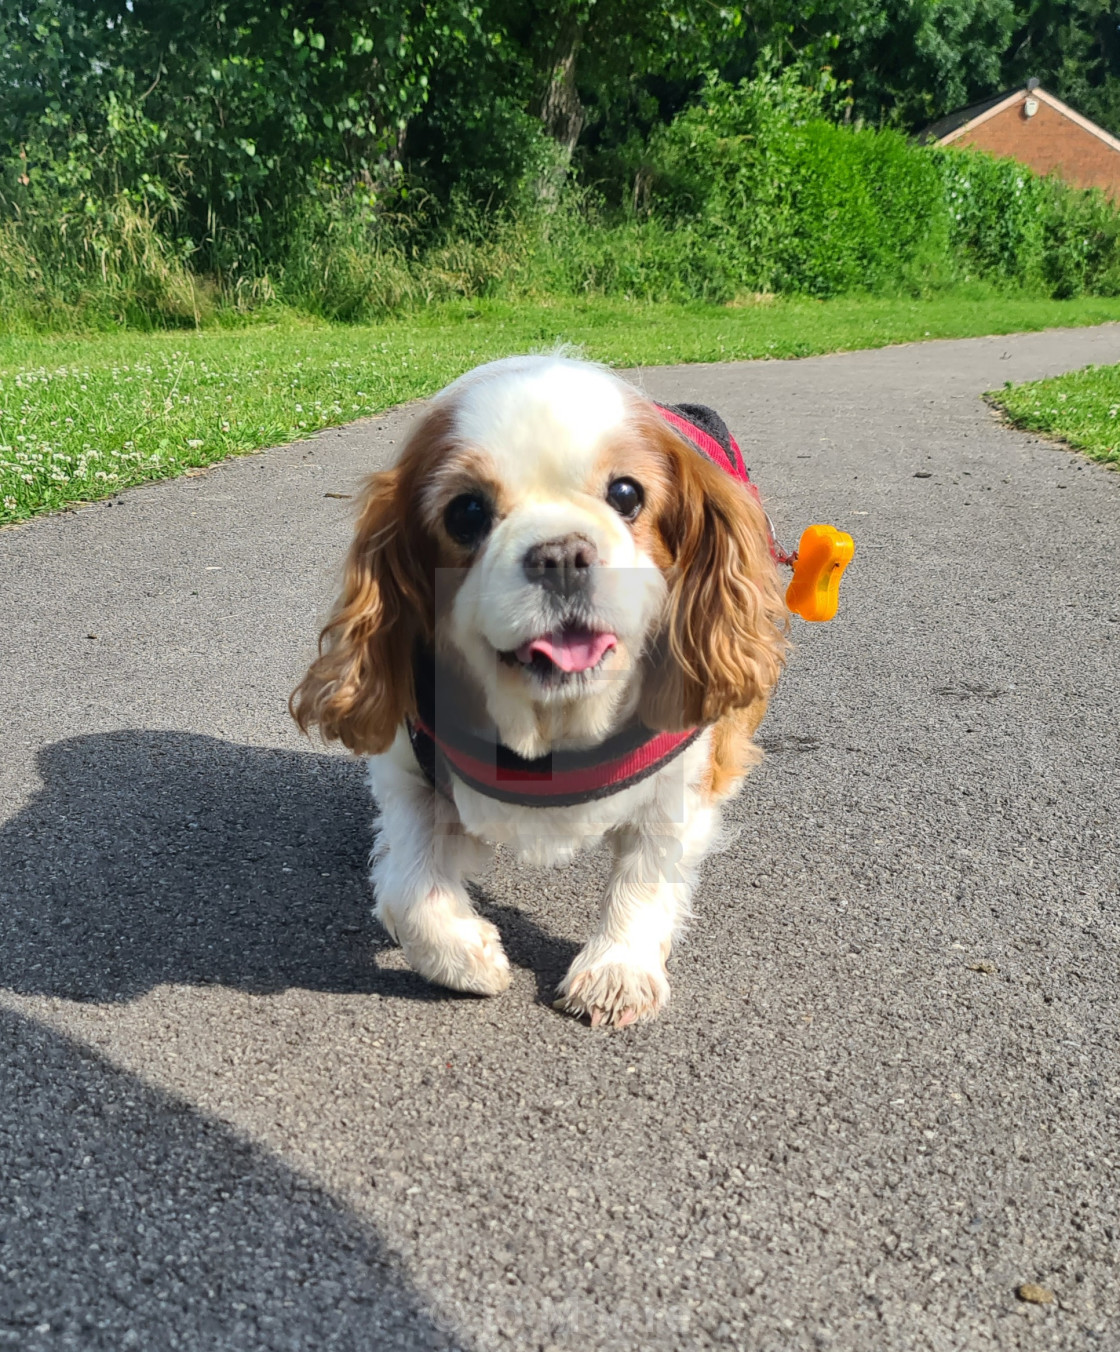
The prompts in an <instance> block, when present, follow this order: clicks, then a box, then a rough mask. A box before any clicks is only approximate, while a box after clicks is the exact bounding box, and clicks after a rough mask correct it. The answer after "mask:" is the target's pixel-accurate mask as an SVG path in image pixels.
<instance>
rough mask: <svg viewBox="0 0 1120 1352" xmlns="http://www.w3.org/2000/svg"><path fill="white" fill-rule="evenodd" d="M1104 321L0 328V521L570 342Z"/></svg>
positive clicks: (609, 313)
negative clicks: (36, 333) (35, 331)
mask: <svg viewBox="0 0 1120 1352" xmlns="http://www.w3.org/2000/svg"><path fill="white" fill-rule="evenodd" d="M1118 319H1120V301H1118V300H1114V299H1113V300H1106V299H1094V298H1086V299H1079V300H1069V301H1054V300H1035V299H1029V298H1026V299H1024V298H1018V297H1006V296H1004V297H992V296H991V295H969V294H966V293H954V294H947V295H943V296H940V297H938V298H936V299H932V300H920V301H919V300H890V299H883V298H873V299H868V298H858V299H857V298H844V299H839V300H830V301H806V300H790V301H775V302H773V303H771V304H757V305H749V306H744V307H740V308H732V307H726V306H710V305H708V306H705V305H648V306H647V305H637V304H625V303H620V302H617V301H606V300H595V301H586V302H565V303H561V304H554V305H539V306H535V307H529V306H526V305H523V304H522V305H517V306H512V305H507V304H498V303H491V304H487V303H475V304H472V305H467V304H462V305H457V306H449V307H445V308H441V309H439V310H437V311H433V312H430V313H427V314H423V315H420V316H416V317H411V318H409V319H402V320H394V321H392V322H387V323H384V324H378V325H369V326H363V327H353V326H341V325H335V326H331V325H326V324H322V325H309V324H296V323H294V322H284V323H279V324H276V325H268V326H265V325H256V326H253V327H250V328H245V329H240V330H219V331H206V330H204V331H202V332H197V333H182V332H178V333H155V334H152V333H145V334H137V333H120V334H112V335H104V334H101V335H85V336H81V337H76V336H69V337H65V336H64V337H57V338H46V337H43V338H25V337H6V338H0V524H10V523H12V522H17V521H20V520H23V519H25V518H27V517H29V516H31V515H33V514H34V513H36V512H40V511H44V510H47V509H50V508H57V507H63V506H66V505H67V504H72V503H75V502H80V501H84V500H90V499H93V498H98V497H106V496H110V495H112V494H113V493H116V492H118V491H120V489H122V488H125V487H127V486H129V485H132V484H137V483H143V482H146V481H149V480H152V479H163V478H170V477H173V476H175V475H177V474H181V473H182V472H183V471H184V470H186V469H188V468H191V467H195V466H200V465H207V464H213V463H214V462H215V461H218V460H222V459H225V458H226V457H227V456H231V455H243V454H247V453H249V452H251V451H256V450H260V449H261V448H263V447H265V446H271V445H277V444H280V443H282V442H288V441H294V440H298V439H300V438H301V437H306V436H310V435H311V434H312V433H314V432H316V431H318V430H319V429H320V428H323V427H329V426H332V425H335V424H338V423H344V422H350V421H352V420H354V419H356V418H361V417H367V416H371V415H373V414H377V413H380V412H381V411H383V410H384V409H386V408H388V407H389V406H391V405H393V404H398V403H401V402H403V401H405V400H408V399H414V398H417V397H419V396H423V395H426V394H430V393H431V392H432V391H434V390H436V389H438V388H440V386H442V385H444V384H446V382H447V381H449V380H451V379H452V378H453V377H454V376H456V375H458V374H459V373H460V372H462V371H464V370H466V369H468V368H469V367H470V366H473V365H475V364H477V363H478V362H481V361H486V360H488V359H490V358H494V357H499V356H503V355H507V354H509V353H512V352H519V351H531V350H533V349H541V348H548V347H550V346H552V345H554V344H556V343H558V342H567V343H572V344H575V345H577V346H578V347H579V348H580V349H582V351H583V352H584V353H585V354H586V355H587V356H589V357H592V358H595V359H598V360H601V361H605V362H608V363H610V364H613V365H618V366H641V365H647V366H648V365H662V364H670V363H677V362H697V361H730V360H733V359H744V358H750V357H806V356H811V355H814V354H817V353H823V352H835V351H841V350H851V349H854V348H861V347H882V346H885V345H887V344H889V343H899V342H910V341H914V340H922V339H927V338H964V337H972V336H976V335H980V334H991V333H1010V332H1016V331H1021V330H1028V329H1043V328H1050V327H1056V326H1061V325H1082V324H1097V323H1103V322H1105V321H1109V320H1118Z"/></svg>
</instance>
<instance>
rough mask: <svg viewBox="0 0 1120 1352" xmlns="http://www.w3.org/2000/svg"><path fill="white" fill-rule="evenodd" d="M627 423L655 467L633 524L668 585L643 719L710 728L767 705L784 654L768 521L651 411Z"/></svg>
mask: <svg viewBox="0 0 1120 1352" xmlns="http://www.w3.org/2000/svg"><path fill="white" fill-rule="evenodd" d="M633 421H634V427H635V430H636V432H637V433H638V435H639V436H640V438H641V442H642V445H643V449H644V452H645V453H646V454H647V455H648V454H649V453H651V452H652V453H654V454H655V456H656V459H657V461H658V467H657V468H656V469H655V470H654V471H653V473H652V475H651V480H650V481H651V483H652V484H653V486H654V492H653V494H652V495H651V496H650V497H649V498H648V501H647V507H646V509H645V510H644V511H643V513H642V516H643V517H647V520H646V521H645V522H644V523H642V518H641V517H639V520H638V522H636V523H635V527H637V526H638V525H639V523H641V525H642V529H643V530H644V531H645V532H656V534H657V536H658V537H659V539H660V548H659V549H657V547H656V546H654V549H656V553H654V549H651V551H650V552H651V553H654V557H659V558H664V559H666V560H667V561H668V562H667V564H663V565H662V568H663V571H664V572H665V575H666V580H667V581H668V584H669V604H668V611H667V614H666V617H665V623H664V626H663V628H662V631H661V633H660V634H659V635H658V637H657V640H656V642H655V643H654V645H653V648H652V651H651V653H650V656H649V672H648V675H647V678H646V681H645V685H644V688H643V697H642V706H641V708H642V717H643V719H644V720H645V721H646V723H647V724H648V725H649V726H650V727H655V728H686V727H692V726H695V725H696V724H699V723H716V722H718V720H719V719H721V718H722V717H723V716H724V715H726V714H728V713H730V712H731V711H733V710H736V709H745V708H748V707H749V706H751V705H753V704H754V703H755V701H757V700H759V699H762V700H765V698H766V696H767V695H768V694H769V692H770V690H771V689H772V688H773V686H774V684H775V682H776V681H777V679H778V674H779V672H780V671H781V667H782V662H783V660H784V657H785V650H786V632H787V627H788V623H789V613H788V611H787V610H786V606H785V601H784V599H783V595H782V589H781V585H780V580H779V578H778V571H777V567H776V565H775V563H774V560H773V558H772V556H771V553H770V533H769V527H768V523H767V520H766V514H765V512H763V510H762V507H761V506H760V505H759V503H758V502H757V500H756V499H755V498H754V496H753V495H752V494H751V493H750V492H749V491H748V490H747V489H746V488H745V487H744V486H743V485H742V484H740V483H738V482H737V481H736V480H734V479H732V478H731V476H730V475H729V474H726V473H725V472H724V471H723V470H721V469H720V468H719V467H718V466H716V465H713V464H712V463H711V461H709V460H708V459H707V458H706V457H705V456H703V455H702V454H701V453H700V452H699V451H697V450H695V449H694V448H693V447H691V446H690V445H688V444H687V443H686V442H685V441H684V440H683V439H682V438H681V437H680V436H679V435H678V434H677V433H676V432H674V431H673V430H672V428H670V427H669V425H668V424H667V423H666V422H665V421H664V419H662V418H661V416H660V414H658V413H657V411H656V410H655V409H654V408H652V407H650V406H649V405H647V404H639V405H638V406H637V407H636V409H635V413H634V420H633ZM635 477H637V476H635ZM639 481H641V480H639ZM647 538H648V537H647Z"/></svg>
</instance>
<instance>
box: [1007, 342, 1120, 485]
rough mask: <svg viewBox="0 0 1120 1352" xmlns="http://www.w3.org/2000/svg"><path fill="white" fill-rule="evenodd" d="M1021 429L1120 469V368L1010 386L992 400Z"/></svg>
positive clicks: (1096, 368)
mask: <svg viewBox="0 0 1120 1352" xmlns="http://www.w3.org/2000/svg"><path fill="white" fill-rule="evenodd" d="M988 397H989V399H991V401H992V403H993V404H995V405H996V406H997V407H999V408H1001V409H1002V410H1003V411H1004V413H1006V414H1007V416H1008V417H1009V418H1010V419H1011V421H1012V422H1013V423H1014V424H1015V425H1016V426H1017V427H1024V428H1026V429H1027V430H1028V431H1030V432H1041V433H1042V434H1043V435H1044V436H1047V437H1053V438H1054V439H1055V440H1056V441H1064V442H1065V443H1066V444H1067V445H1068V446H1073V447H1075V448H1076V449H1077V450H1079V451H1084V452H1085V453H1086V455H1091V456H1092V457H1093V459H1094V460H1103V461H1104V462H1105V463H1106V464H1107V463H1111V464H1114V465H1120V366H1087V367H1085V369H1084V370H1083V371H1071V372H1070V373H1069V375H1064V376H1054V377H1052V378H1051V379H1050V380H1031V381H1028V382H1026V383H1025V384H1023V385H1006V386H1005V387H1004V388H1003V389H1002V390H993V391H992V393H991V394H990V395H989V396H988Z"/></svg>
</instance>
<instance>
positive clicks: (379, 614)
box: [289, 417, 437, 755]
mask: <svg viewBox="0 0 1120 1352" xmlns="http://www.w3.org/2000/svg"><path fill="white" fill-rule="evenodd" d="M436 421H437V419H435V418H434V417H429V418H428V419H427V420H426V421H425V423H423V424H421V426H420V427H419V428H418V429H417V432H416V433H415V434H414V435H413V437H412V438H411V439H410V441H409V444H408V446H406V448H405V450H404V452H403V454H402V457H401V462H400V464H399V465H398V466H397V467H396V468H395V469H390V470H386V471H384V472H383V473H381V474H375V475H373V477H372V478H370V479H369V480H368V481H367V483H366V485H365V490H364V500H363V502H362V504H361V510H360V515H359V518H358V526H357V530H356V532H355V535H354V541H353V544H352V545H351V546H350V553H349V555H348V556H347V559H346V567H345V572H344V576H343V583H342V591H341V593H340V595H339V598H338V600H337V601H336V602H335V606H334V610H333V612H332V614H331V617H330V619H329V620H328V621H327V623H326V625H325V627H324V628H323V631H322V633H321V634H320V636H319V656H318V657H317V658H316V660H315V661H314V662H312V664H311V666H310V668H309V669H308V672H307V675H306V676H304V678H303V680H302V681H301V682H300V684H299V685H298V686H297V687H296V689H295V691H294V693H293V694H292V697H291V700H290V701H289V708H290V709H291V713H292V717H293V718H294V719H295V720H296V722H297V723H298V724H299V726H300V727H301V728H302V729H303V731H304V732H306V731H307V730H308V728H309V727H310V726H311V725H312V724H318V726H319V731H320V732H321V733H322V735H323V737H324V738H326V739H327V741H334V740H338V741H340V742H342V744H343V745H344V746H346V747H349V749H350V750H351V751H354V752H357V753H359V754H361V755H377V754H379V753H380V752H382V751H386V750H387V749H388V748H389V746H391V745H392V742H393V738H394V737H395V736H396V733H397V729H398V728H399V727H400V725H401V723H402V722H403V720H404V718H405V717H406V715H408V714H411V713H414V712H415V705H416V694H415V689H414V685H413V677H412V654H413V648H414V646H415V643H416V641H417V639H418V638H423V639H430V638H431V629H432V623H433V621H432V611H433V602H432V577H433V567H434V560H433V559H432V558H431V557H429V556H430V555H431V553H432V548H431V542H430V541H429V540H428V539H427V538H426V536H425V535H424V534H423V531H422V528H421V526H420V523H419V520H418V513H417V507H416V501H415V498H416V490H417V486H418V482H419V479H420V477H421V472H422V467H423V466H422V461H423V460H424V459H425V458H426V447H427V446H429V445H430V440H431V437H432V435H433V433H434V427H433V424H434V423H435V422H436Z"/></svg>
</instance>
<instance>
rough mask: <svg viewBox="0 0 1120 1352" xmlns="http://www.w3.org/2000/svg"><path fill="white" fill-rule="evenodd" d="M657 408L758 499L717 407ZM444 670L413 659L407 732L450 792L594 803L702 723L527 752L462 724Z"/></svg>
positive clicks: (432, 777) (688, 738) (675, 749)
mask: <svg viewBox="0 0 1120 1352" xmlns="http://www.w3.org/2000/svg"><path fill="white" fill-rule="evenodd" d="M657 409H658V411H659V412H660V414H661V416H662V417H663V418H664V419H665V421H666V422H667V423H669V424H670V425H671V426H672V427H674V428H675V429H676V430H677V431H678V432H679V433H680V434H681V435H682V436H683V437H684V438H685V440H686V441H688V442H689V443H690V444H691V445H692V446H694V447H695V448H696V449H697V450H698V451H700V452H701V454H703V455H706V456H707V457H708V459H709V460H711V461H712V462H713V463H714V464H716V465H718V466H719V467H720V469H722V470H724V471H725V472H726V473H727V474H730V475H731V476H732V478H734V479H737V480H738V481H739V482H740V483H741V484H744V485H745V486H746V487H747V488H748V489H749V490H750V492H751V493H753V494H754V496H755V498H756V499H757V497H758V489H757V488H756V487H755V485H754V484H753V483H752V482H751V477H750V472H749V471H748V469H747V467H746V466H745V465H744V463H743V455H742V452H741V451H740V450H739V447H738V445H737V444H736V441H735V438H734V437H733V436H732V435H731V433H730V432H729V431H728V430H727V427H726V425H725V424H724V422H723V419H722V418H720V416H719V415H718V414H717V413H715V412H713V411H712V410H711V409H710V408H705V407H704V406H703V405H700V404H679V405H676V406H674V407H667V406H664V405H661V404H658V405H657ZM768 519H769V518H768ZM770 548H771V552H772V553H773V555H774V558H775V560H776V561H777V562H779V563H781V562H784V561H786V558H787V556H786V555H785V553H784V551H783V550H781V549H780V547H779V546H778V545H777V543H776V541H775V539H774V532H773V528H772V527H771V531H770ZM438 671H439V668H438V666H437V664H436V662H435V659H434V657H433V656H432V654H431V653H430V652H422V651H420V652H417V654H416V657H415V659H414V662H413V675H414V679H415V683H416V703H417V713H416V716H415V717H414V718H410V719H409V722H408V733H409V737H410V738H411V740H412V750H413V752H414V753H415V755H416V759H417V762H418V763H419V765H420V768H421V769H422V770H423V771H424V774H425V775H426V776H427V778H428V780H429V781H430V782H431V783H432V784H433V785H434V786H435V787H436V788H437V789H439V791H440V792H441V793H443V794H445V795H446V796H447V797H448V798H450V797H451V780H452V776H454V777H455V778H456V779H460V780H462V781H463V783H464V784H468V785H469V786H470V787H471V788H472V789H477V790H478V792H479V793H483V794H485V795H486V797H488V798H496V799H498V801H499V802H503V803H518V804H520V805H522V806H524V807H570V806H572V805H573V804H576V803H589V802H592V801H593V800H594V799H596V798H606V797H608V796H609V795H611V794H614V793H618V792H619V791H620V790H622V789H626V788H629V787H630V785H631V784H637V783H638V782H639V781H640V780H643V779H645V778H647V777H648V776H649V775H652V774H654V773H655V772H656V771H657V770H660V769H661V767H662V766H663V765H667V764H668V762H669V761H671V760H673V759H674V758H675V757H677V756H679V755H680V754H681V752H683V751H684V750H685V749H686V748H687V747H689V746H691V745H692V743H693V742H694V741H696V739H697V738H698V737H699V736H700V734H701V732H702V731H703V729H702V728H688V729H686V730H685V731H684V732H654V731H653V730H652V729H650V728H647V727H645V726H644V725H643V724H641V723H634V724H632V725H631V726H630V727H628V728H624V729H623V730H622V731H621V732H619V733H616V734H615V736H613V737H609V738H608V739H607V740H606V741H605V742H603V743H601V744H600V745H599V746H596V747H592V748H590V749H588V750H586V751H554V752H551V753H550V754H549V755H547V756H541V757H539V758H537V759H535V760H526V759H525V758H524V757H523V756H519V755H517V753H516V752H515V751H511V750H510V749H509V747H507V746H503V745H502V744H501V743H500V742H498V741H496V740H490V739H487V738H486V737H481V736H478V735H476V734H475V733H472V732H469V731H468V730H466V729H465V728H464V727H463V726H462V723H461V721H460V720H459V719H458V718H457V717H456V715H455V710H454V692H455V690H456V689H457V688H458V684H459V683H458V681H457V680H456V678H455V677H453V676H447V677H446V678H445V679H443V680H441V679H440V677H439V675H438ZM437 688H438V691H439V696H440V699H439V708H438V717H437V698H436V694H437ZM445 706H446V707H445Z"/></svg>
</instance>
